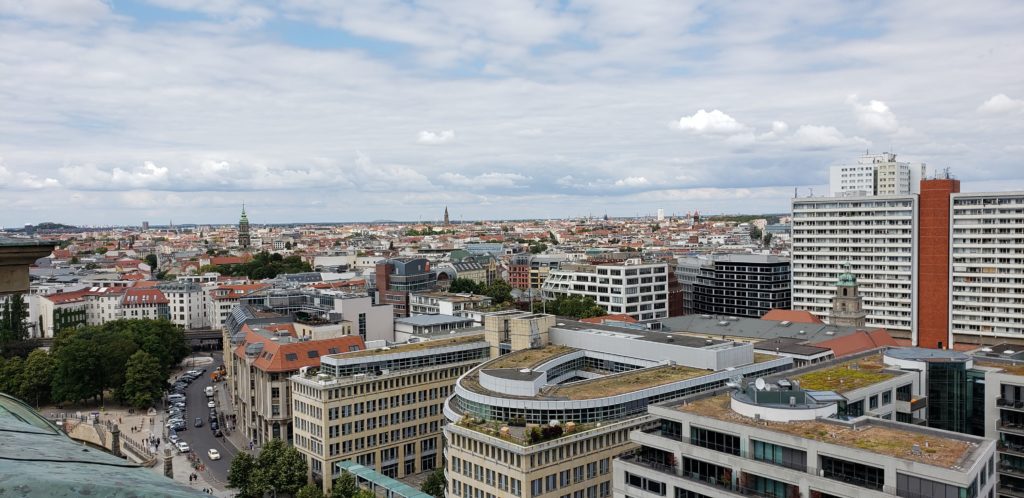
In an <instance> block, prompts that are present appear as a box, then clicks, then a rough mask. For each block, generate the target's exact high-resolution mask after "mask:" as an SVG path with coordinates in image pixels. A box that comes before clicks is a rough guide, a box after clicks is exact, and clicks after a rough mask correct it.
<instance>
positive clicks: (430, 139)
mask: <svg viewBox="0 0 1024 498" xmlns="http://www.w3.org/2000/svg"><path fill="white" fill-rule="evenodd" d="M453 140H455V130H442V131H430V130H423V131H421V132H420V134H419V136H418V137H417V138H416V143H418V144H423V145H441V144H446V143H448V142H451V141H453Z"/></svg>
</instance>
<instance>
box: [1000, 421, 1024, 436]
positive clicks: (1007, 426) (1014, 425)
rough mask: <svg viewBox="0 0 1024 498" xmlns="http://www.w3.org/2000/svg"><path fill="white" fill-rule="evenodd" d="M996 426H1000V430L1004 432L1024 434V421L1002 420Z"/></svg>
mask: <svg viewBox="0 0 1024 498" xmlns="http://www.w3.org/2000/svg"><path fill="white" fill-rule="evenodd" d="M996 427H998V428H999V430H1001V431H1003V432H1011V433H1014V434H1020V435H1022V436H1024V423H1020V422H1007V421H1003V420H1000V421H999V423H998V425H997V426H996Z"/></svg>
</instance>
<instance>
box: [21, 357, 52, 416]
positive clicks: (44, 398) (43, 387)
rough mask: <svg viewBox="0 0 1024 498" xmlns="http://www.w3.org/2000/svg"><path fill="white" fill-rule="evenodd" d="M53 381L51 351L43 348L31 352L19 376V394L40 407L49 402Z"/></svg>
mask: <svg viewBox="0 0 1024 498" xmlns="http://www.w3.org/2000/svg"><path fill="white" fill-rule="evenodd" d="M19 359H20V358H19ZM52 382H53V358H52V357H50V353H48V352H46V350H43V349H37V350H35V351H32V352H31V353H29V355H28V359H27V360H25V364H24V366H23V367H22V369H21V374H20V375H19V376H18V396H19V397H20V398H21V399H23V400H25V401H27V402H31V403H32V404H34V405H35V406H36V407H37V408H38V407H39V405H42V404H46V403H49V401H50V384H51V383H52Z"/></svg>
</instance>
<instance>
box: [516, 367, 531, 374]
mask: <svg viewBox="0 0 1024 498" xmlns="http://www.w3.org/2000/svg"><path fill="white" fill-rule="evenodd" d="M519 373H521V374H528V373H530V369H529V368H521V369H519Z"/></svg>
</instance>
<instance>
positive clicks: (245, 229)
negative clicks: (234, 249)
mask: <svg viewBox="0 0 1024 498" xmlns="http://www.w3.org/2000/svg"><path fill="white" fill-rule="evenodd" d="M238 245H239V247H242V248H243V249H248V248H249V245H250V239H249V217H248V216H246V215H245V204H242V217H241V218H239V219H238Z"/></svg>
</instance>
